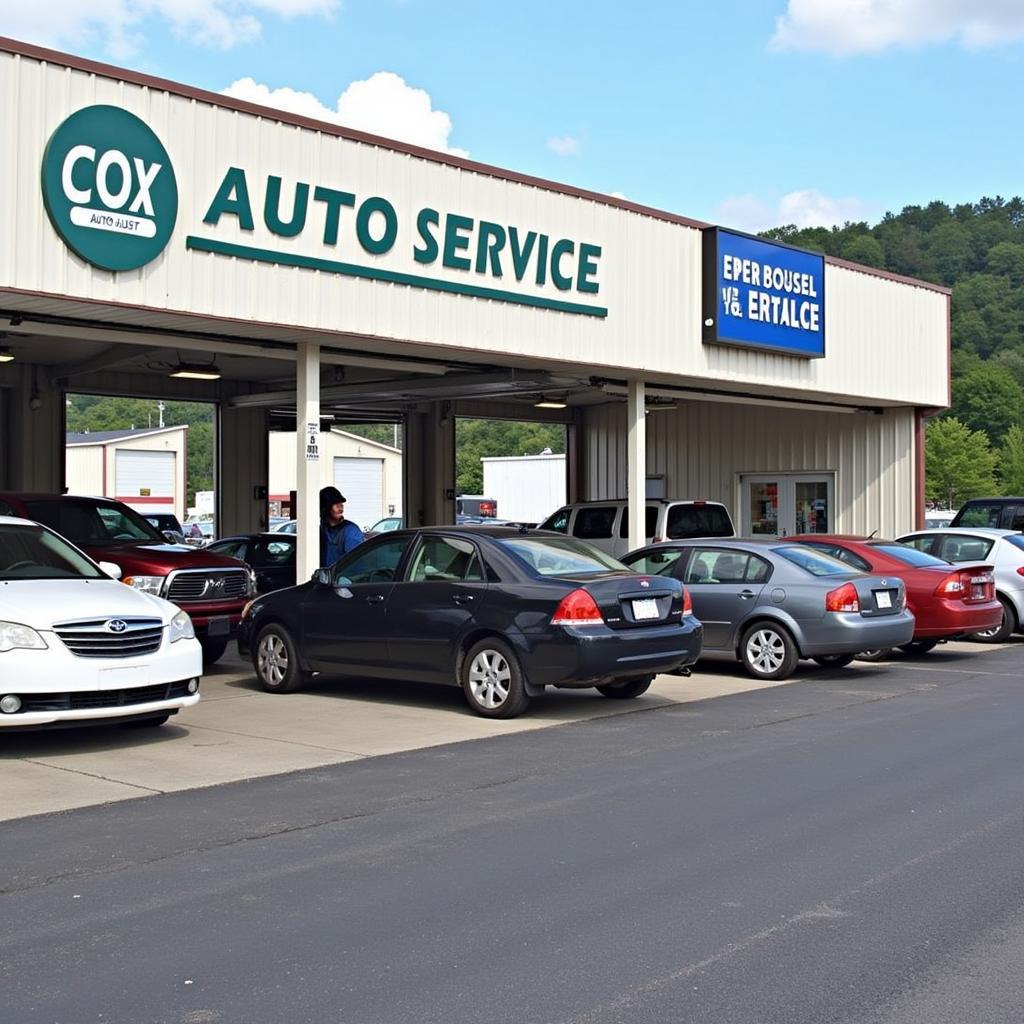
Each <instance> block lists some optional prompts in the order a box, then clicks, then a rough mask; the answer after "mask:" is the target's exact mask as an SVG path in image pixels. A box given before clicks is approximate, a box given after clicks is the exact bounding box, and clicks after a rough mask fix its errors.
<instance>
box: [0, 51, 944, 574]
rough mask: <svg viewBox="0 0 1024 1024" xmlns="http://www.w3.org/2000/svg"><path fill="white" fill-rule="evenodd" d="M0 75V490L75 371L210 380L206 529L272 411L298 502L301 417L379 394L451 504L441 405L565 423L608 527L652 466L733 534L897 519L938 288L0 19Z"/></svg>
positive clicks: (167, 382)
mask: <svg viewBox="0 0 1024 1024" xmlns="http://www.w3.org/2000/svg"><path fill="white" fill-rule="evenodd" d="M0 97H2V98H3V116H2V117H0V139H2V143H3V151H4V154H5V159H4V162H3V172H2V173H0V223H2V225H3V232H2V236H0V238H2V240H0V334H2V335H3V337H0V358H3V357H5V356H12V357H13V358H12V359H9V360H8V361H6V362H3V363H0V489H20V490H42V491H59V490H60V489H61V488H62V487H64V486H65V484H66V481H65V479H64V475H65V469H64V465H65V460H64V422H63V420H64V409H65V395H66V394H68V393H69V392H85V393H94V394H117V395H132V396H139V397H152V398H154V399H171V398H174V399H186V400H194V401H206V402H212V403H215V404H216V408H217V420H216V422H217V467H218V486H217V492H218V501H219V508H218V510H217V520H218V526H219V528H220V530H221V531H222V532H235V531H248V530H252V529H258V528H259V527H260V526H261V525H262V524H263V523H264V522H265V518H266V514H267V494H268V489H267V488H268V466H267V452H268V444H267V437H268V432H269V431H270V430H272V429H290V430H295V431H296V444H295V449H294V459H295V471H296V479H297V481H298V501H299V518H300V525H303V524H309V525H312V524H313V522H314V521H315V516H316V490H317V488H318V487H319V482H320V466H319V464H318V463H319V459H320V457H321V455H320V446H319V431H320V428H321V424H324V423H325V422H331V423H335V424H337V425H339V426H343V425H344V424H345V423H346V422H349V423H351V422H357V421H373V422H382V421H383V422H401V423H403V424H404V437H405V446H404V449H405V450H404V455H405V457H404V475H405V479H404V483H403V499H404V509H403V511H404V514H405V516H406V519H407V521H408V522H410V523H417V522H422V523H443V522H452V521H453V520H454V497H455V490H454V488H455V481H454V476H455V470H454V465H455V459H454V436H455V434H454V425H455V420H456V418H457V417H460V416H485V417H504V418H513V419H544V420H546V421H549V422H560V423H564V424H565V425H566V426H567V428H568V439H569V448H568V459H567V465H568V470H567V472H568V493H569V496H570V498H571V499H600V498H608V497H615V496H622V495H624V494H627V493H628V494H629V495H633V496H636V498H637V500H636V501H635V502H634V503H633V505H632V507H631V515H630V523H629V529H630V538H631V540H632V541H635V542H637V543H638V542H639V541H640V539H641V537H642V508H641V502H640V496H642V495H643V494H644V493H645V490H646V488H647V487H648V484H649V480H650V479H651V478H654V479H656V480H658V481H659V483H658V490H659V491H660V492H661V493H664V494H666V495H667V496H670V497H705V498H709V499H716V500H720V501H723V502H725V503H726V504H727V505H728V506H729V508H730V509H731V511H732V513H733V516H734V518H735V519H736V521H737V525H738V526H739V528H740V530H741V532H777V533H784V532H785V533H789V532H793V531H795V530H798V529H815V530H819V531H823V530H840V531H843V532H849V533H867V532H870V531H873V530H877V531H878V532H879V533H880V534H882V535H885V534H888V535H894V534H897V533H899V532H900V531H904V530H906V529H909V528H910V527H912V526H914V525H915V524H917V523H918V522H919V521H920V519H921V517H922V514H923V430H922V421H923V418H924V417H925V416H926V415H927V414H929V413H930V412H932V411H934V410H935V409H937V408H941V407H944V406H946V405H947V404H948V396H949V308H950V295H949V292H948V291H947V290H945V289H942V288H939V287H936V286H934V285H931V284H927V283H924V282H920V281H914V280H910V279H905V278H898V277H895V276H893V275H891V274H886V273H882V272H879V271H877V270H874V269H871V268H867V267H861V266H856V265H852V264H848V263H844V262H842V261H839V260H835V259H830V258H823V257H821V256H818V255H815V254H811V253H807V252H803V251H799V250H794V249H791V248H789V247H786V246H783V245H777V244H773V243H769V242H766V241H764V240H761V239H755V238H751V237H748V236H746V235H742V234H739V233H736V232H732V231H728V230H726V229H724V228H717V227H714V226H712V225H708V224H704V223H701V222H699V221H695V220H691V219H688V218H685V217H681V216H678V215H676V214H673V213H666V212H663V211H659V210H654V209H649V208H646V207H644V206H641V205H638V204H636V203H633V202H630V201H627V200H622V199H617V198H613V197H610V196H606V195H601V194H597V193H592V192H587V191H584V190H581V189H575V188H572V187H570V186H566V185H562V184H557V183H554V182H549V181H544V180H539V179H535V178H531V177H528V176H524V175H520V174H516V173H513V172H510V171H504V170H501V169H499V168H495V167H490V166H486V165H484V164H480V163H476V162H473V161H470V160H466V159H461V158H458V157H454V156H450V155H447V154H443V153H438V152H434V151H431V150H426V149H421V148H417V147H415V146H409V145H403V144H399V143H395V142H391V141H389V140H386V139H383V138H377V137H373V136H368V135H365V134H361V133H358V132H355V131H351V130H349V129H346V128H343V127H339V126H337V125H334V124H327V123H322V122H315V121H311V120H308V119H304V118H302V117H299V116H296V115H293V114H289V113H285V112H282V111H277V110H271V109H267V108H262V107H258V106H255V105H252V104H248V103H244V102H239V101H236V100H233V99H228V98H226V97H224V96H220V95H217V94H213V93H208V92H203V91H200V90H197V89H193V88H190V87H188V86H184V85H179V84H175V83H172V82H168V81H164V80H160V79H155V78H152V77H148V76H145V75H141V74H136V73H133V72H130V71H125V70H122V69H118V68H114V67H110V66H107V65H102V64H97V63H94V62H91V61H87V60H83V59H79V58H77V57H72V56H68V55H65V54H61V53H56V52H54V51H49V50H43V49H40V48H38V47H35V46H30V45H27V44H23V43H19V42H16V41H13V40H0ZM171 373H177V374H181V373H191V374H192V377H191V378H188V377H185V378H183V377H181V376H171V375H170V374H171ZM204 374H205V376H206V377H208V378H210V379H195V378H196V377H197V376H198V377H199V378H202V377H203V376H204ZM541 399H547V400H548V401H547V403H546V404H548V405H551V404H554V405H564V408H554V409H552V408H547V409H538V408H536V405H537V402H538V401H539V400H541ZM296 428H297V429H296ZM316 544H317V541H316V536H315V530H313V529H301V530H300V560H299V570H300V573H304V572H307V571H310V570H311V569H312V568H314V567H315V565H316V560H317V549H316Z"/></svg>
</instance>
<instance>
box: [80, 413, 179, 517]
mask: <svg viewBox="0 0 1024 1024" xmlns="http://www.w3.org/2000/svg"><path fill="white" fill-rule="evenodd" d="M65 459H66V465H65V472H66V480H67V489H68V491H69V492H70V493H71V494H102V495H103V496H104V497H107V498H116V499H117V500H118V501H123V502H124V503H125V504H126V505H130V506H131V507H132V508H134V509H137V510H138V511H139V512H142V513H146V512H150V513H156V512H165V513H173V514H174V515H176V516H177V517H178V519H179V520H181V519H183V518H184V517H185V497H186V489H187V483H186V473H187V468H188V467H187V463H188V427H187V426H177V427H153V428H142V429H139V430H102V431H93V432H92V433H84V434H67V435H66V440H65Z"/></svg>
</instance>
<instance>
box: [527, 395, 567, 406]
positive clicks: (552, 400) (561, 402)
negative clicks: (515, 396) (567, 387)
mask: <svg viewBox="0 0 1024 1024" xmlns="http://www.w3.org/2000/svg"><path fill="white" fill-rule="evenodd" d="M567 404H568V403H567V402H566V400H565V396H564V395H563V396H562V397H561V398H559V397H558V396H557V395H541V396H540V399H539V400H538V401H536V402H534V403H533V407H534V409H564V408H565V407H566V405H567Z"/></svg>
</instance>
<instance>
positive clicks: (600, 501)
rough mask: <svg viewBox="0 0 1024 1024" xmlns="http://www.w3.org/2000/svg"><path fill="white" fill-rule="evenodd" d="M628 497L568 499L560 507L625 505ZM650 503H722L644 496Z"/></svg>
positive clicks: (704, 499) (703, 499)
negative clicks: (586, 499)
mask: <svg viewBox="0 0 1024 1024" xmlns="http://www.w3.org/2000/svg"><path fill="white" fill-rule="evenodd" d="M628 501H629V499H628V498H595V499H593V500H592V501H567V502H566V503H565V504H564V505H559V508H586V507H587V506H589V505H624V504H626V503H627V502H628ZM644 502H645V503H646V504H648V505H721V504H723V503H722V502H721V501H716V500H715V499H714V498H644Z"/></svg>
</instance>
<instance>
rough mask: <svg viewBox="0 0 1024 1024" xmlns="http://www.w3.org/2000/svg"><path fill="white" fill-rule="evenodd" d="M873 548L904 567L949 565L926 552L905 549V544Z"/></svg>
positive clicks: (883, 545)
mask: <svg viewBox="0 0 1024 1024" xmlns="http://www.w3.org/2000/svg"><path fill="white" fill-rule="evenodd" d="M871 546H872V547H873V548H875V549H876V550H878V551H881V552H883V553H884V554H886V555H888V556H889V557H890V558H895V559H896V561H897V562H902V563H903V564H904V565H912V566H914V568H917V567H918V566H922V565H949V564H950V563H949V562H947V561H946V560H945V559H944V558H936V557H935V555H929V554H928V552H927V551H918V550H917V548H910V547H907V546H906V545H905V544H872V545H871Z"/></svg>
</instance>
